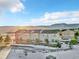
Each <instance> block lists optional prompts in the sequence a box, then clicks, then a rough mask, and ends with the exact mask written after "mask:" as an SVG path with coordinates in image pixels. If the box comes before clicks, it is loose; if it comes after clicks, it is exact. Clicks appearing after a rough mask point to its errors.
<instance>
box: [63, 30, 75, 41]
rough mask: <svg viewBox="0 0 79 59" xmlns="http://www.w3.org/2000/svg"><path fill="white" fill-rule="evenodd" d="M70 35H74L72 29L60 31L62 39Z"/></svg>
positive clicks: (69, 37)
mask: <svg viewBox="0 0 79 59" xmlns="http://www.w3.org/2000/svg"><path fill="white" fill-rule="evenodd" d="M72 37H74V31H71V30H67V31H63V32H62V38H63V39H71V38H72Z"/></svg>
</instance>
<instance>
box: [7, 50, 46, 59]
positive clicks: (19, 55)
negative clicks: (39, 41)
mask: <svg viewBox="0 0 79 59" xmlns="http://www.w3.org/2000/svg"><path fill="white" fill-rule="evenodd" d="M7 59H45V57H44V54H43V53H42V52H36V53H32V52H28V53H27V55H25V53H24V50H19V49H17V50H15V49H12V50H11V52H10V54H9V55H8V57H7Z"/></svg>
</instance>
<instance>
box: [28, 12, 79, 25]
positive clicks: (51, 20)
mask: <svg viewBox="0 0 79 59" xmlns="http://www.w3.org/2000/svg"><path fill="white" fill-rule="evenodd" d="M55 23H79V11H62V12H50V13H49V12H45V13H44V14H43V16H41V17H40V18H37V19H32V20H31V21H30V22H27V24H28V25H51V24H55Z"/></svg>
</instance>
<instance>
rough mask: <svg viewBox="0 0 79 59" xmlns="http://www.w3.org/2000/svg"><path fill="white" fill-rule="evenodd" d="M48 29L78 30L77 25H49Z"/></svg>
mask: <svg viewBox="0 0 79 59" xmlns="http://www.w3.org/2000/svg"><path fill="white" fill-rule="evenodd" d="M49 27H51V28H52V29H73V28H79V24H66V23H60V24H53V25H50V26H49Z"/></svg>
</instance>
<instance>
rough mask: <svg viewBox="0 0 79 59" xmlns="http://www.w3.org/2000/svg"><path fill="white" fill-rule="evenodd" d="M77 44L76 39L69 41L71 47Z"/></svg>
mask: <svg viewBox="0 0 79 59" xmlns="http://www.w3.org/2000/svg"><path fill="white" fill-rule="evenodd" d="M77 43H78V42H77V39H76V38H72V40H71V41H70V44H71V45H76V44H77Z"/></svg>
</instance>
